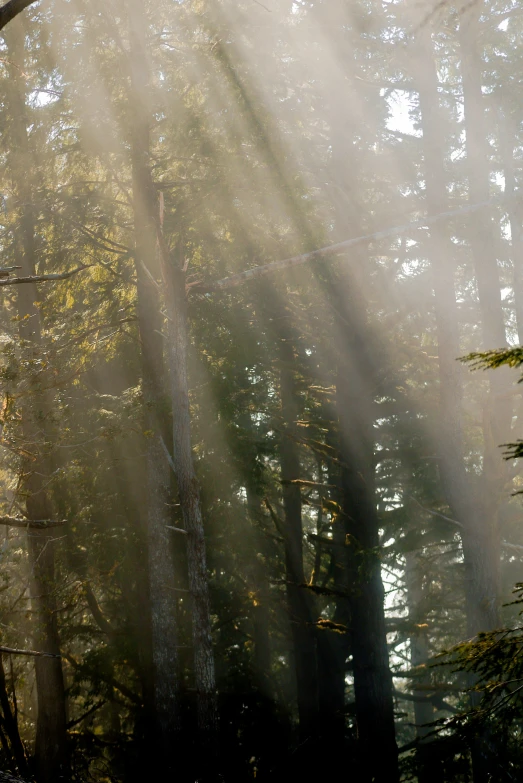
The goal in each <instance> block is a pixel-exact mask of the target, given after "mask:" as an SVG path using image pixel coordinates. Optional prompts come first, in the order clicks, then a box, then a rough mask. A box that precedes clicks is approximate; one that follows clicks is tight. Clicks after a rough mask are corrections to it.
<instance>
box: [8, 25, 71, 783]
mask: <svg viewBox="0 0 523 783" xmlns="http://www.w3.org/2000/svg"><path fill="white" fill-rule="evenodd" d="M5 38H6V41H7V43H8V46H9V58H10V64H11V65H10V71H11V73H10V80H9V81H10V90H9V100H10V103H11V115H12V128H13V139H12V143H13V149H12V151H11V166H10V167H11V174H12V177H13V190H14V191H15V192H16V194H17V197H18V202H19V205H20V206H19V228H18V231H17V236H16V239H15V241H16V245H17V248H16V252H17V256H18V258H17V263H18V264H19V265H20V267H21V270H20V274H21V275H23V276H29V275H34V274H35V262H36V253H35V226H34V222H35V218H34V212H33V206H32V186H31V175H30V174H28V172H32V171H34V165H35V164H34V156H33V154H32V151H31V149H30V145H29V139H28V133H27V126H28V121H27V116H26V106H25V89H24V83H23V78H22V74H23V73H24V54H23V48H24V36H23V29H22V28H21V27H20V23H19V22H17V21H15V22H13V23H12V24H11V26H10V28H9V32H8V34H6V35H5ZM40 296H41V295H40V294H39V292H37V289H36V286H35V285H30V284H26V285H21V286H19V289H18V297H17V310H18V316H19V324H20V327H19V331H20V340H21V347H22V350H23V352H24V355H25V358H26V360H27V366H28V367H36V368H39V367H40V359H41V352H42V335H41V322H40V312H39V309H38V306H37V305H36V304H35V302H37V301H38V299H39V298H40ZM42 387H44V388H42ZM30 388H31V392H32V394H31V396H30V402H29V404H26V405H24V407H23V411H22V428H23V437H24V440H25V442H26V443H27V444H30V445H29V450H30V451H31V453H32V454H34V455H35V456H34V459H32V460H31V461H27V462H26V463H25V465H24V467H23V476H24V480H23V485H22V489H23V492H24V493H25V497H26V512H27V518H28V519H30V520H36V519H50V518H52V516H53V514H52V507H51V503H50V499H49V495H48V493H47V492H46V490H45V483H46V476H48V475H49V474H50V473H51V469H50V461H49V457H48V455H46V453H45V449H46V440H47V437H46V429H47V428H48V427H49V423H50V412H51V406H50V404H49V400H48V399H47V395H46V392H45V377H43V373H42V371H41V370H39V369H36V370H35V371H33V372H32V375H31V378H30ZM55 538H56V532H55V531H53V530H34V529H33V530H31V531H30V532H29V533H28V551H29V565H30V569H31V579H30V593H31V602H32V605H33V608H34V611H35V617H36V628H35V641H34V644H35V648H36V649H37V650H43V651H45V652H49V653H52V654H53V655H55V656H57V657H55V658H36V660H35V670H36V688H37V697H38V717H37V724H36V740H35V773H36V776H37V780H38V783H57V781H61V780H66V779H67V778H68V776H69V771H68V751H67V734H66V710H65V690H64V679H63V672H62V663H61V659H60V657H59V656H60V638H59V634H58V625H57V612H56V610H57V606H56V584H55Z"/></svg>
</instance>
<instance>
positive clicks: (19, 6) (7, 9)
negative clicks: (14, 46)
mask: <svg viewBox="0 0 523 783" xmlns="http://www.w3.org/2000/svg"><path fill="white" fill-rule="evenodd" d="M36 2H37V0H9V2H8V3H6V4H5V5H3V6H2V7H1V8H0V30H2V29H3V28H4V27H5V26H6V24H9V22H10V21H11V20H12V19H14V18H15V16H18V14H20V13H22V11H24V10H25V9H26V8H27V7H28V6H30V5H33V4H34V3H36Z"/></svg>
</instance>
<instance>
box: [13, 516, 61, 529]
mask: <svg viewBox="0 0 523 783" xmlns="http://www.w3.org/2000/svg"><path fill="white" fill-rule="evenodd" d="M66 522H67V520H65V519H24V518H23V517H0V525H10V526H11V527H23V528H28V527H29V528H33V530H47V528H50V527H62V525H65V524H66Z"/></svg>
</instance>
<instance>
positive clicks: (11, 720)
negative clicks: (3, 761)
mask: <svg viewBox="0 0 523 783" xmlns="http://www.w3.org/2000/svg"><path fill="white" fill-rule="evenodd" d="M0 707H1V708H2V713H3V716H4V728H5V733H6V734H7V736H8V738H9V742H10V744H11V749H12V752H13V756H14V759H15V762H16V766H17V767H18V772H19V773H20V775H21V776H22V777H24V778H27V779H29V775H30V773H29V767H28V763H27V757H26V755H25V748H24V746H23V743H22V740H21V738H20V732H19V730H18V721H17V719H16V712H15V714H13V712H12V710H11V705H10V703H9V696H8V695H7V685H6V679H5V670H4V662H3V659H2V656H0Z"/></svg>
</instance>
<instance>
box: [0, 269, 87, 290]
mask: <svg viewBox="0 0 523 783" xmlns="http://www.w3.org/2000/svg"><path fill="white" fill-rule="evenodd" d="M89 266H90V264H82V266H77V267H76V269H71V271H70V272H62V273H61V274H56V275H29V276H28V277H6V278H5V279H4V280H2V279H0V286H2V285H20V284H21V283H45V282H46V281H47V280H67V279H68V278H69V277H72V276H73V275H76V274H77V273H78V272H81V271H82V270H83V269H88V268H89Z"/></svg>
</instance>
